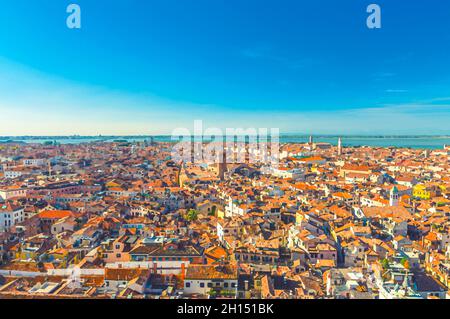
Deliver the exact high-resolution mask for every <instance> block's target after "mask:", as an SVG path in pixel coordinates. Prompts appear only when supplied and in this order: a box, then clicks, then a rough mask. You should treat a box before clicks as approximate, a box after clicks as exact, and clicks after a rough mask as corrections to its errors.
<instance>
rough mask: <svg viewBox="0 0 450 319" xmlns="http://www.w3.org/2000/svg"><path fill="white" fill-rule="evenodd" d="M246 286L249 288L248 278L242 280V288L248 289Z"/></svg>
mask: <svg viewBox="0 0 450 319" xmlns="http://www.w3.org/2000/svg"><path fill="white" fill-rule="evenodd" d="M248 288H249V284H248V280H245V281H244V290H245V291H248V290H249V289H248Z"/></svg>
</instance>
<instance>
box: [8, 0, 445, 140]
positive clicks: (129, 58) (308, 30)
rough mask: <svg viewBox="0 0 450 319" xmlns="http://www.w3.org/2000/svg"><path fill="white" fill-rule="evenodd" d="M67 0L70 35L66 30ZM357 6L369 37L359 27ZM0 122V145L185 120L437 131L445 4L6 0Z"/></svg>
mask: <svg viewBox="0 0 450 319" xmlns="http://www.w3.org/2000/svg"><path fill="white" fill-rule="evenodd" d="M3 2H6V1H3ZM410 2H412V3H410ZM70 3H77V4H79V5H80V7H81V10H82V29H81V30H71V29H68V28H67V27H66V24H65V23H66V18H67V13H66V7H67V5H69V4H70ZM370 3H378V4H379V5H380V6H381V8H382V28H381V29H379V30H369V29H368V28H367V27H366V18H367V16H368V14H367V13H366V7H367V6H368V5H369V4H370ZM0 114H1V116H0V135H24V134H27V135H64V134H81V135H91V134H117V135H120V134H170V133H171V131H172V130H173V129H175V128H176V127H187V128H190V127H192V126H193V121H194V120H195V119H201V120H203V121H204V126H205V127H220V128H225V127H257V128H258V127H277V128H280V129H281V131H282V132H298V133H305V134H309V133H315V134H343V133H345V134H383V133H386V134H409V133H410V134H450V125H449V123H450V3H449V2H448V1H441V0H427V1H408V2H407V1H402V0H389V1H378V0H371V1H365V0H345V1H344V0H342V1H337V0H314V1H301V0H291V1H288V0H259V1H256V0H158V1H156V0H145V1H144V0H108V1H107V0H95V1H92V0H71V1H64V0H58V1H55V0H15V1H8V3H2V4H1V5H0Z"/></svg>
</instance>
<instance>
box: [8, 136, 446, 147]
mask: <svg viewBox="0 0 450 319" xmlns="http://www.w3.org/2000/svg"><path fill="white" fill-rule="evenodd" d="M195 138H197V141H199V139H198V138H200V136H196V137H194V139H195ZM338 138H341V139H342V144H343V146H344V147H364V146H367V147H381V148H389V147H394V148H407V149H429V150H438V149H443V147H444V145H450V136H449V135H365V136H363V135H324V134H321V135H313V140H314V142H317V143H329V144H331V145H334V146H336V145H337V143H338ZM152 140H153V141H155V142H161V143H176V142H178V140H177V139H175V138H174V139H172V136H170V135H123V136H122V135H117V136H106V135H105V136H102V135H100V136H78V135H72V136H1V137H0V145H1V144H49V145H52V144H55V143H56V144H72V145H76V144H83V143H106V142H122V143H130V142H144V141H147V142H150V141H152ZM202 141H203V142H205V143H208V142H210V141H211V139H206V138H204V139H203V140H202ZM308 141H309V135H303V134H293V133H291V134H289V133H287V134H280V136H279V143H280V144H304V143H308Z"/></svg>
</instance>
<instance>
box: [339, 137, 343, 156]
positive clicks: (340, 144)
mask: <svg viewBox="0 0 450 319" xmlns="http://www.w3.org/2000/svg"><path fill="white" fill-rule="evenodd" d="M338 155H339V156H341V155H342V139H341V138H339V140H338Z"/></svg>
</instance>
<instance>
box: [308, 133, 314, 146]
mask: <svg viewBox="0 0 450 319" xmlns="http://www.w3.org/2000/svg"><path fill="white" fill-rule="evenodd" d="M313 143H314V140H313V137H312V135H310V136H309V143H308V144H309V146H312V145H313Z"/></svg>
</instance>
